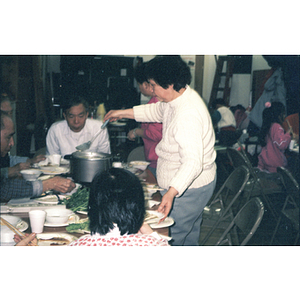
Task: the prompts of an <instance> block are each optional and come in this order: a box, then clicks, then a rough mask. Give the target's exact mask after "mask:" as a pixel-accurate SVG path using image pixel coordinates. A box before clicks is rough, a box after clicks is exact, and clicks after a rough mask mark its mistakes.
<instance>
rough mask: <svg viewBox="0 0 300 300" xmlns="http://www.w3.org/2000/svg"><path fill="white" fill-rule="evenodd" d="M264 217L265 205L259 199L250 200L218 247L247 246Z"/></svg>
mask: <svg viewBox="0 0 300 300" xmlns="http://www.w3.org/2000/svg"><path fill="white" fill-rule="evenodd" d="M263 215H264V205H263V203H262V201H261V200H260V199H259V198H258V197H255V198H252V199H251V200H249V201H248V202H247V203H246V204H245V205H244V206H243V207H242V208H241V210H240V211H239V212H238V213H237V214H236V216H235V217H234V219H233V220H232V222H231V223H230V224H229V226H228V228H227V229H226V230H225V231H224V232H223V234H222V236H221V237H220V239H219V240H218V242H217V243H216V246H221V245H224V244H227V245H229V246H245V245H246V244H247V243H248V242H249V240H250V239H251V238H252V236H253V234H254V233H255V232H256V230H257V228H258V227H259V225H260V223H261V220H262V218H263Z"/></svg>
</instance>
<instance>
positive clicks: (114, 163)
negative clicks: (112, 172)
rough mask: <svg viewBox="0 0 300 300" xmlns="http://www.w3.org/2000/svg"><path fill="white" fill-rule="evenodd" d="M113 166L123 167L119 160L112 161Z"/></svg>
mask: <svg viewBox="0 0 300 300" xmlns="http://www.w3.org/2000/svg"><path fill="white" fill-rule="evenodd" d="M113 167H114V168H123V165H122V163H121V162H113Z"/></svg>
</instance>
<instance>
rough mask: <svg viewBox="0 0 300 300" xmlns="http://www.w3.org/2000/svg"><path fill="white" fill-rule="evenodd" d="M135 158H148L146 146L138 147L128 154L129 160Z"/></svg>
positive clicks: (143, 159)
mask: <svg viewBox="0 0 300 300" xmlns="http://www.w3.org/2000/svg"><path fill="white" fill-rule="evenodd" d="M135 160H139V161H145V160H146V158H145V150H144V146H139V147H136V148H134V149H133V150H132V151H131V152H130V153H129V154H128V157H127V162H131V161H135Z"/></svg>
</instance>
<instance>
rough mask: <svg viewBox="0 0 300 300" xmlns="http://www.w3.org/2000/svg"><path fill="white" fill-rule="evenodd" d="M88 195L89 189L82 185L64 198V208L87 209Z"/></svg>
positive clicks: (73, 209)
mask: <svg viewBox="0 0 300 300" xmlns="http://www.w3.org/2000/svg"><path fill="white" fill-rule="evenodd" d="M89 196H90V189H89V188H87V187H84V188H82V189H78V191H77V192H76V193H74V194H73V195H72V196H71V197H70V198H66V199H65V200H64V204H65V205H66V208H68V209H71V210H72V211H87V208H88V202H89Z"/></svg>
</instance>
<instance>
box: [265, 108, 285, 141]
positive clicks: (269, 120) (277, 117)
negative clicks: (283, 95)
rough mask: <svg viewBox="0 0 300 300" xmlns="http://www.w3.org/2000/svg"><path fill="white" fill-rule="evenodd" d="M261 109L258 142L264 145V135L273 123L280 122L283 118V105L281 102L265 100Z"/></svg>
mask: <svg viewBox="0 0 300 300" xmlns="http://www.w3.org/2000/svg"><path fill="white" fill-rule="evenodd" d="M265 106H266V108H265V109H264V110H263V122H262V126H261V130H260V133H259V142H260V144H261V145H262V146H265V145H266V136H267V134H268V133H269V131H270V128H271V125H272V124H273V123H279V124H281V123H282V122H283V120H284V115H285V106H284V105H283V104H282V103H281V102H272V103H270V102H267V103H266V104H265Z"/></svg>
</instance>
